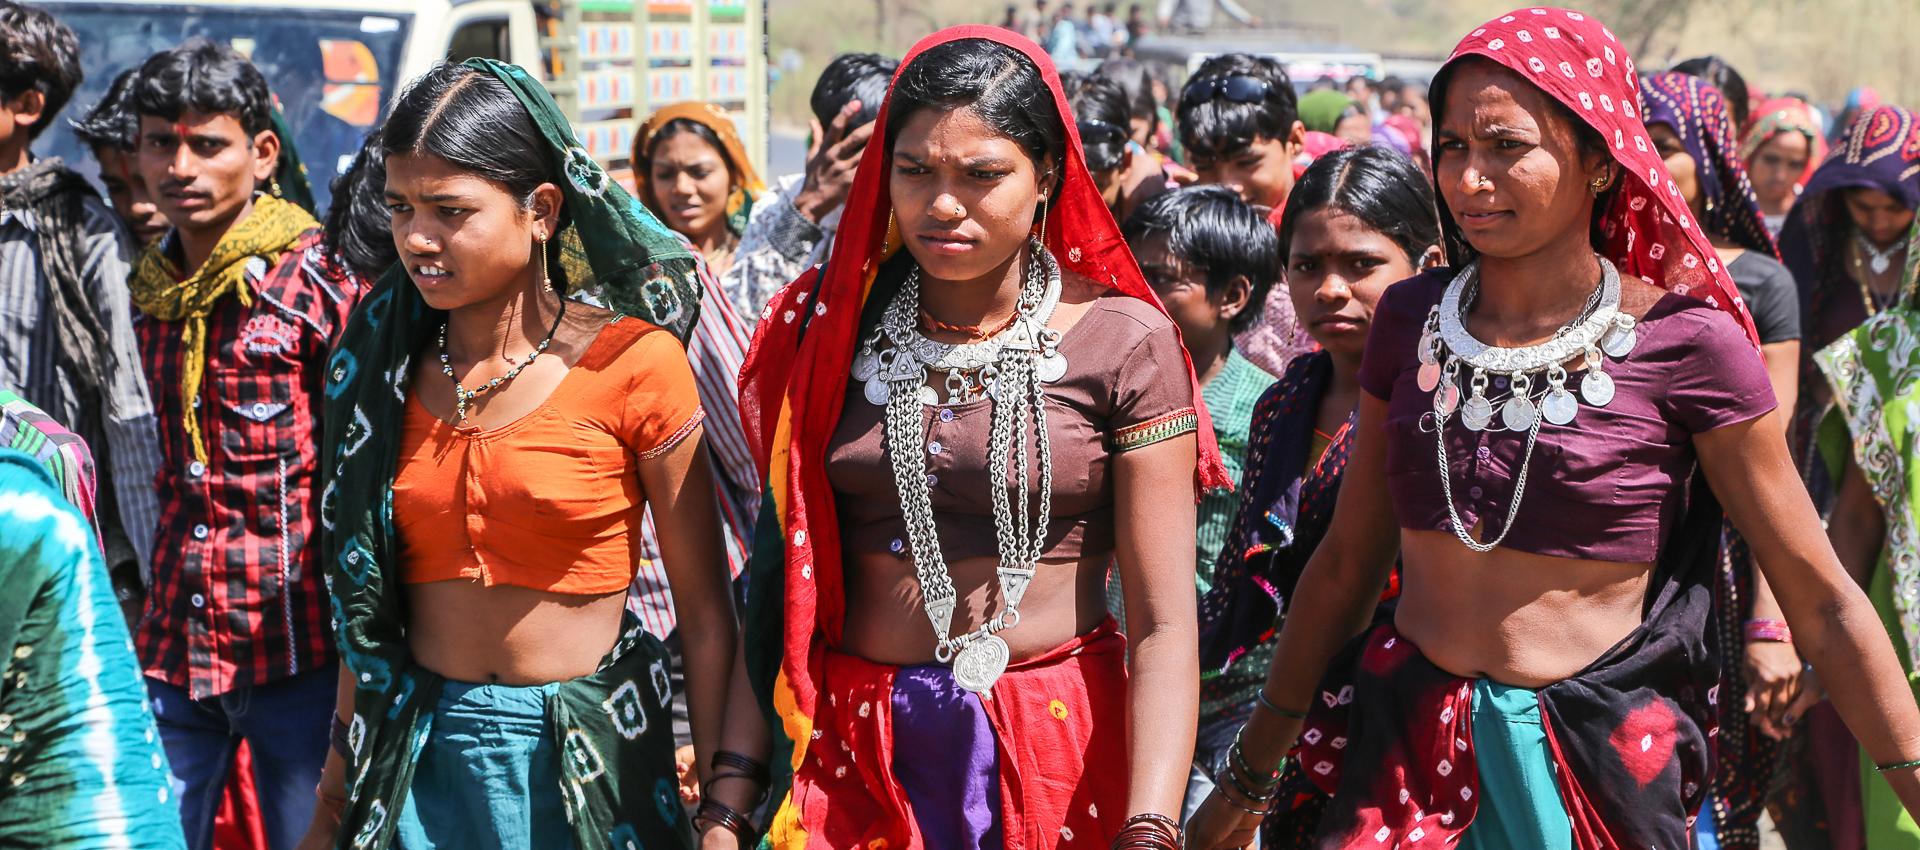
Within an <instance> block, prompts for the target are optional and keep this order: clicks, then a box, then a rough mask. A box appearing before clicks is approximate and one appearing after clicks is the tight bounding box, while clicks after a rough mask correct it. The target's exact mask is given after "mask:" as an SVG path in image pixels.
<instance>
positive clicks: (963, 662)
mask: <svg viewBox="0 0 1920 850" xmlns="http://www.w3.org/2000/svg"><path fill="white" fill-rule="evenodd" d="M1008 656H1009V653H1008V651H1007V642H1006V641H1004V640H1001V639H1000V636H999V635H986V636H984V637H980V638H975V639H974V640H972V641H969V642H968V643H967V648H965V649H962V650H960V654H959V655H956V656H954V657H953V681H954V682H955V683H956V684H958V685H959V686H960V687H963V688H966V689H967V690H969V691H972V692H974V693H976V694H978V693H985V692H986V690H987V689H988V688H991V687H993V683H994V682H997V681H999V680H1000V674H1002V673H1005V672H1006V671H1007V659H1008Z"/></svg>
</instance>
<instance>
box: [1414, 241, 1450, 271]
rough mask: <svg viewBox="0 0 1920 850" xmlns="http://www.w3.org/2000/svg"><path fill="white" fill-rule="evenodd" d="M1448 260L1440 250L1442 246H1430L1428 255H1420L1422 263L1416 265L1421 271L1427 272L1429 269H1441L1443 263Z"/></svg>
mask: <svg viewBox="0 0 1920 850" xmlns="http://www.w3.org/2000/svg"><path fill="white" fill-rule="evenodd" d="M1446 259H1447V258H1446V255H1445V254H1444V253H1443V252H1442V251H1441V250H1440V246H1438V245H1428V246H1427V251H1426V253H1424V254H1421V255H1420V262H1418V263H1416V265H1417V266H1418V267H1419V270H1420V271H1426V270H1427V269H1433V268H1439V267H1440V264H1441V263H1443V262H1446Z"/></svg>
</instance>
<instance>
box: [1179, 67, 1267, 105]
mask: <svg viewBox="0 0 1920 850" xmlns="http://www.w3.org/2000/svg"><path fill="white" fill-rule="evenodd" d="M1272 91H1273V84H1272V83H1269V82H1267V81H1266V80H1263V79H1260V78H1259V77H1249V76H1246V75H1244V74H1234V75H1233V76H1230V77H1209V78H1206V79H1199V80H1193V81H1190V82H1188V83H1187V86H1186V88H1183V89H1181V90H1180V105H1181V106H1190V105H1194V104H1199V103H1206V102H1208V101H1213V100H1219V99H1221V98H1226V99H1227V100H1229V101H1232V102H1234V103H1259V102H1261V101H1264V100H1266V99H1267V95H1268V94H1270V93H1272Z"/></svg>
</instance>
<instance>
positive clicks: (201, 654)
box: [131, 41, 366, 848]
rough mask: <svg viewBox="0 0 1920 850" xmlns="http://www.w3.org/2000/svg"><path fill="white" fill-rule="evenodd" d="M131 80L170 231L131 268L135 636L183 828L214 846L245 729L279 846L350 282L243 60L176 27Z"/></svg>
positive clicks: (306, 710) (300, 703)
mask: <svg viewBox="0 0 1920 850" xmlns="http://www.w3.org/2000/svg"><path fill="white" fill-rule="evenodd" d="M136 79H137V80H138V82H137V83H136V84H135V86H134V96H133V111H134V113H135V114H136V115H137V116H138V118H139V128H140V130H139V154H138V156H137V160H138V166H137V170H138V173H139V176H140V178H141V179H143V180H144V181H145V182H146V185H147V187H148V189H150V190H151V191H152V193H153V198H154V201H155V202H156V203H157V204H158V206H159V208H160V212H161V214H163V215H164V216H166V218H167V221H168V223H169V224H170V225H171V229H170V230H169V231H168V232H167V234H166V235H165V236H163V237H161V239H160V240H159V241H157V242H155V243H154V244H152V245H150V246H148V247H147V249H146V250H145V251H144V252H142V254H141V255H140V257H139V260H138V262H137V263H136V265H135V268H134V273H133V279H132V282H131V289H132V293H133V300H134V305H135V306H136V307H137V308H138V310H139V312H140V314H141V317H140V321H139V322H138V323H137V325H136V331H137V332H138V334H139V336H140V343H141V349H142V353H143V354H144V359H145V365H146V376H147V382H148V385H149V387H150V388H151V390H152V393H153V396H154V399H155V401H156V403H157V407H158V411H159V419H160V433H161V444H162V449H163V452H164V464H163V466H162V469H161V474H160V477H159V487H158V489H159V493H160V497H161V505H162V512H161V524H160V533H159V534H160V542H159V545H158V546H157V547H156V554H155V559H154V567H153V583H152V586H151V589H150V590H151V600H150V602H149V604H148V616H147V618H146V620H144V621H143V622H142V623H141V625H140V628H139V629H138V630H137V631H136V632H135V635H134V641H135V646H136V648H137V650H138V652H139V656H140V662H141V665H142V667H143V668H144V670H145V672H146V675H147V687H148V690H149V691H150V692H151V694H152V700H153V707H154V714H155V715H156V719H157V720H158V722H159V728H160V737H161V740H162V742H163V743H164V744H165V745H166V750H167V757H168V759H169V761H171V762H172V765H173V771H174V777H175V780H176V783H177V784H178V787H180V788H181V794H180V811H181V819H182V824H183V826H184V828H185V831H186V833H187V840H188V843H189V845H190V846H192V847H195V848H205V847H207V846H208V845H209V844H210V843H211V838H210V834H211V830H212V811H213V805H212V803H213V801H216V800H218V799H219V797H220V795H221V793H222V791H223V789H224V787H225V785H226V783H227V780H228V776H227V774H228V765H229V764H230V763H231V760H232V756H233V751H234V749H235V747H236V746H238V744H239V742H240V741H242V740H244V741H246V743H247V746H248V749H249V750H250V752H251V754H252V761H253V767H254V776H255V779H256V781H257V783H258V790H259V801H260V806H261V813H262V820H263V822H264V826H265V830H266V834H267V840H268V843H269V845H270V846H272V847H275V848H282V847H292V846H293V845H294V843H295V842H296V841H297V840H298V839H299V837H300V836H301V835H302V834H303V833H304V832H305V830H306V827H307V825H308V823H309V821H310V820H311V819H312V814H313V807H314V796H313V788H314V786H315V784H316V783H317V782H318V781H319V777H320V769H321V766H322V764H323V763H324V761H325V758H326V754H327V750H328V731H327V730H328V728H329V723H330V717H329V715H330V714H331V713H332V710H333V704H334V691H335V688H336V685H337V683H338V678H337V672H336V671H337V667H336V665H337V663H338V661H337V659H336V656H335V649H334V644H333V640H332V636H331V634H330V630H329V626H328V617H329V614H328V604H327V599H326V591H325V589H324V588H323V587H322V585H321V566H320V564H319V563H318V561H317V554H316V553H317V552H318V547H317V546H316V545H314V542H315V541H314V539H313V537H314V535H315V534H316V533H318V530H319V529H318V522H317V515H318V507H319V501H320V494H319V492H318V489H317V487H316V481H317V473H318V470H317V469H316V465H317V457H316V455H315V452H316V447H317V446H318V444H319V429H320V427H321V422H320V420H319V417H318V411H319V410H320V407H321V404H320V394H321V392H322V387H323V385H324V383H325V380H326V372H327V364H326V361H327V355H328V350H329V348H330V347H331V346H332V344H333V342H334V341H335V339H336V338H337V337H338V335H339V333H340V331H341V330H342V328H343V327H344V326H345V324H346V320H347V316H348V314H349V313H350V312H351V311H352V309H353V307H354V305H355V303H357V302H358V301H359V299H360V298H361V296H362V295H364V294H365V291H366V286H365V284H364V283H363V282H362V280H361V279H360V278H359V277H358V276H356V275H354V274H353V273H351V272H350V271H347V270H346V269H344V268H343V267H341V266H340V265H339V264H338V263H337V262H336V261H335V260H334V259H332V258H331V256H330V255H329V253H328V252H327V251H326V250H325V249H324V248H323V246H322V245H321V230H320V226H319V223H318V222H316V221H314V219H313V217H312V216H311V215H309V214H308V213H307V212H306V211H305V210H303V209H301V208H300V207H298V206H296V205H295V204H294V203H292V202H290V201H287V200H284V199H282V198H281V197H279V190H281V189H282V187H281V185H280V183H279V180H284V179H288V178H287V177H285V176H281V177H276V173H279V174H282V175H284V174H287V173H288V172H286V171H283V170H281V168H280V166H281V162H280V159H281V155H282V147H281V142H280V139H279V138H278V136H276V135H275V134H274V132H273V130H272V117H271V115H272V113H271V110H272V98H271V96H270V95H269V94H268V91H267V84H266V80H265V79H264V78H262V77H261V75H260V72H259V71H258V70H257V69H255V68H254V67H253V65H252V64H250V63H249V62H248V61H247V60H246V59H245V58H243V57H241V56H240V55H239V54H238V53H236V52H234V51H233V50H231V49H228V48H225V47H219V46H215V45H213V44H211V43H208V42H205V41H192V42H188V43H187V44H185V45H182V46H180V47H178V48H175V49H173V50H168V51H165V52H162V53H158V54H155V55H154V56H153V57H151V58H149V59H148V60H147V61H146V63H145V64H143V65H142V66H141V67H140V70H139V73H138V76H137V78H136ZM285 188H286V189H287V190H289V191H292V190H294V188H295V187H285Z"/></svg>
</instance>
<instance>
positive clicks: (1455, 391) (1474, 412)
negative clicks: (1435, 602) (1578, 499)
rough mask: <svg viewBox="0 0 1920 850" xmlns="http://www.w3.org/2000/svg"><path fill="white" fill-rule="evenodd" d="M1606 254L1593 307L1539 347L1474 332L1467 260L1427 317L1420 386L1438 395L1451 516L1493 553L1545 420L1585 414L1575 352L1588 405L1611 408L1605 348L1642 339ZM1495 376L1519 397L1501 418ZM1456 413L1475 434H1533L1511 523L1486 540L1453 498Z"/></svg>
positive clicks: (1617, 351)
mask: <svg viewBox="0 0 1920 850" xmlns="http://www.w3.org/2000/svg"><path fill="white" fill-rule="evenodd" d="M1598 259H1599V261H1600V270H1601V278H1600V285H1599V286H1597V287H1595V288H1594V291H1593V294H1592V295H1591V296H1589V297H1588V299H1587V303H1586V305H1585V307H1584V308H1583V309H1582V310H1581V312H1580V314H1579V315H1578V316H1576V317H1574V319H1573V321H1571V322H1568V323H1567V324H1566V325H1563V326H1562V327H1561V328H1560V330H1558V331H1556V332H1555V333H1554V335H1553V337H1552V338H1550V339H1548V340H1547V341H1546V342H1543V343H1540V344H1539V345H1530V346H1526V347H1524V348H1497V347H1494V346H1490V345H1487V344H1485V343H1483V342H1481V341H1480V340H1478V339H1475V338H1474V337H1473V334H1472V333H1470V332H1468V331H1467V328H1466V325H1465V324H1464V319H1465V317H1466V310H1467V309H1468V308H1469V307H1470V306H1471V305H1472V302H1473V298H1474V297H1475V296H1477V295H1478V293H1479V283H1480V264H1479V263H1478V262H1474V263H1470V264H1468V265H1467V267H1466V268H1464V269H1461V270H1460V273H1459V274H1457V275H1455V276H1454V278H1453V280H1452V281H1451V282H1449V283H1448V284H1447V288H1446V291H1445V293H1444V294H1443V295H1441V297H1440V303H1439V304H1436V305H1434V307H1433V309H1432V310H1431V311H1429V312H1428V314H1427V322H1426V327H1425V329H1424V330H1423V331H1422V332H1421V335H1420V341H1419V343H1418V349H1417V352H1416V353H1417V354H1418V356H1419V359H1420V369H1419V374H1418V377H1417V381H1418V384H1419V386H1420V389H1421V390H1422V391H1425V392H1432V393H1433V415H1434V428H1433V432H1434V446H1435V456H1436V458H1437V460H1438V462H1439V464H1440V488H1441V492H1442V493H1443V494H1444V495H1445V497H1446V500H1447V517H1448V519H1449V520H1450V521H1451V522H1452V527H1453V534H1454V536H1455V537H1458V538H1460V542H1461V543H1464V544H1466V546H1467V548H1469V549H1472V550H1473V551H1475V552H1491V551H1493V549H1494V548H1495V547H1498V546H1499V545H1500V544H1501V543H1502V542H1503V541H1505V540H1506V539H1507V534H1508V533H1510V532H1512V531H1513V521H1514V518H1515V517H1516V516H1518V514H1519V511H1520V500H1521V498H1522V497H1524V496H1525V495H1526V492H1527V470H1528V468H1529V467H1530V466H1531V464H1532V461H1533V449H1534V446H1535V445H1536V444H1537V443H1538V442H1539V439H1540V427H1541V425H1542V424H1543V423H1551V424H1554V425H1569V424H1572V422H1573V420H1574V417H1575V416H1576V415H1578V413H1579V407H1580V405H1579V402H1578V401H1576V400H1575V398H1574V395H1573V393H1571V392H1569V391H1568V390H1567V388H1566V381H1567V377H1568V376H1567V369H1566V365H1565V364H1566V363H1567V361H1569V360H1572V359H1573V358H1574V357H1576V356H1578V357H1580V358H1582V363H1583V365H1584V368H1585V369H1586V370H1587V374H1586V376H1585V377H1584V378H1582V379H1581V381H1580V396H1581V397H1582V398H1584V399H1585V400H1586V402H1587V403H1588V404H1590V405H1593V406H1595V407H1605V406H1607V404H1608V403H1609V402H1611V401H1613V395H1614V385H1613V379H1612V378H1611V377H1609V376H1608V375H1607V374H1606V372H1605V371H1604V367H1605V365H1606V360H1605V358H1604V357H1602V356H1601V355H1602V354H1603V353H1604V354H1605V355H1607V356H1610V357H1613V358H1615V359H1624V358H1625V357H1626V356H1627V355H1628V354H1629V353H1631V352H1632V351H1633V347H1634V344H1635V343H1636V342H1637V334H1636V332H1635V329H1634V326H1635V324H1636V322H1635V320H1634V318H1633V317H1632V316H1631V315H1628V314H1627V313H1625V312H1623V311H1622V310H1621V309H1620V274H1619V272H1618V271H1617V270H1616V269H1615V268H1614V266H1613V263H1611V262H1608V261H1607V259H1606V258H1604V257H1601V258H1598ZM1462 370H1465V371H1466V373H1467V387H1468V389H1469V390H1470V391H1471V393H1472V394H1471V395H1470V396H1468V397H1467V398H1466V400H1465V401H1464V402H1463V401H1462V400H1461V397H1460V383H1459V376H1460V374H1461V372H1462ZM1493 375H1498V376H1501V377H1505V378H1508V379H1509V380H1510V381H1511V385H1512V393H1511V395H1510V396H1508V397H1507V398H1506V399H1505V401H1504V403H1503V404H1502V405H1501V406H1500V409H1499V417H1498V422H1497V423H1496V421H1495V415H1494V400H1493V399H1489V398H1488V397H1487V386H1488V384H1489V381H1490V378H1489V376H1493ZM1536 385H1539V386H1541V387H1542V391H1541V392H1540V394H1539V396H1538V398H1536V397H1535V395H1534V389H1535V387H1536ZM1456 412H1457V413H1459V415H1460V424H1462V425H1464V426H1466V428H1467V430H1469V431H1483V430H1494V431H1501V430H1506V431H1514V432H1525V433H1526V435H1527V447H1526V450H1525V451H1524V452H1523V453H1522V455H1521V458H1520V469H1519V473H1518V475H1517V477H1516V478H1515V481H1514V489H1513V500H1512V502H1511V503H1509V504H1508V506H1507V520H1506V523H1505V525H1503V526H1502V527H1501V529H1500V534H1499V535H1498V536H1497V537H1495V538H1494V539H1493V540H1492V541H1490V542H1486V543H1482V542H1480V541H1478V540H1475V539H1474V538H1473V535H1472V534H1469V533H1468V529H1467V526H1466V524H1465V523H1464V522H1462V521H1461V519H1460V510H1459V508H1458V507H1457V506H1456V505H1455V504H1454V500H1453V470H1452V464H1451V462H1450V460H1449V458H1448V457H1447V441H1446V427H1447V423H1448V421H1450V420H1451V419H1452V418H1453V415H1454V414H1455V413H1456Z"/></svg>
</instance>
